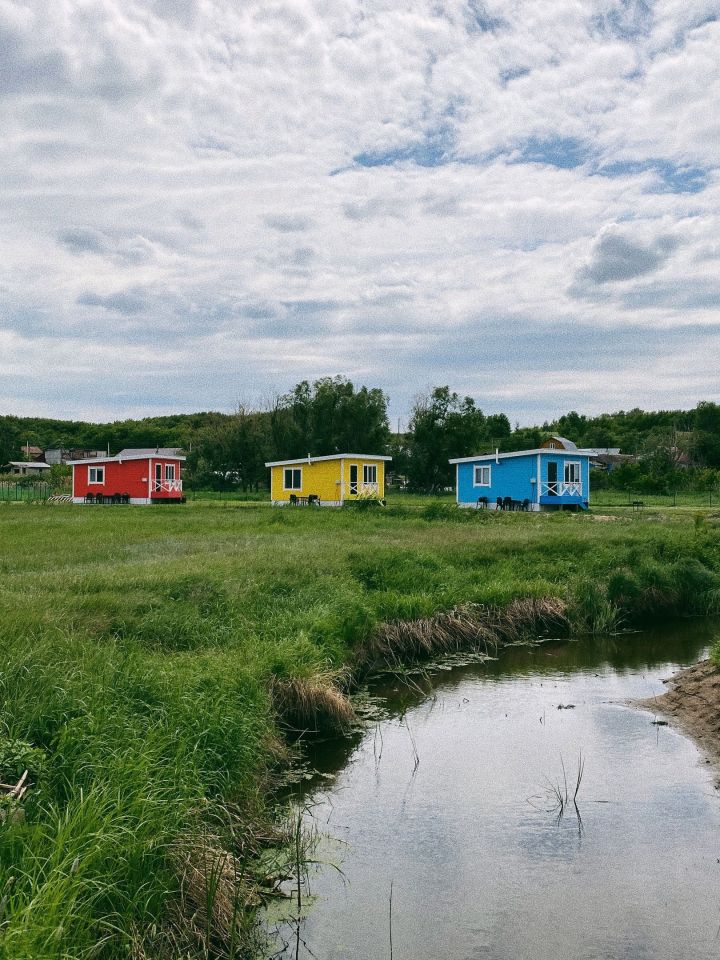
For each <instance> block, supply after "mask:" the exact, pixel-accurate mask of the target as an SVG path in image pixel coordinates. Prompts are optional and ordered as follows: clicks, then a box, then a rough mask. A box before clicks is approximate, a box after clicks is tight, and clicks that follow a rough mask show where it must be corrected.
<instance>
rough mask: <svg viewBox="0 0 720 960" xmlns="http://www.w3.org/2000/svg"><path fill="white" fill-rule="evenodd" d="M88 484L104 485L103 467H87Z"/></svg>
mask: <svg viewBox="0 0 720 960" xmlns="http://www.w3.org/2000/svg"><path fill="white" fill-rule="evenodd" d="M88 483H105V467H88Z"/></svg>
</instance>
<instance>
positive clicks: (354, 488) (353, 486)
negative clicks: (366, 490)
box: [350, 463, 358, 497]
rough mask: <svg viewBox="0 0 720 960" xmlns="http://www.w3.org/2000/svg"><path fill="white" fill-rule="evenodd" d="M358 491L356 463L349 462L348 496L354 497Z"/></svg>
mask: <svg viewBox="0 0 720 960" xmlns="http://www.w3.org/2000/svg"><path fill="white" fill-rule="evenodd" d="M357 492H358V465H357V464H356V463H351V464H350V496H351V497H356V496H357Z"/></svg>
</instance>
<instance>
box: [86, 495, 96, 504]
mask: <svg viewBox="0 0 720 960" xmlns="http://www.w3.org/2000/svg"><path fill="white" fill-rule="evenodd" d="M85 503H95V494H94V493H86V494H85Z"/></svg>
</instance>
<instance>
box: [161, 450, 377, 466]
mask: <svg viewBox="0 0 720 960" xmlns="http://www.w3.org/2000/svg"><path fill="white" fill-rule="evenodd" d="M174 459H184V458H174ZM344 459H347V460H392V457H386V456H380V455H379V454H374V453H332V454H330V455H329V456H325V457H295V458H294V459H293V460H271V461H270V462H269V463H266V464H265V466H266V467H287V466H290V464H292V463H320V462H321V461H323V460H340V461H341V462H342V461H343V460H344Z"/></svg>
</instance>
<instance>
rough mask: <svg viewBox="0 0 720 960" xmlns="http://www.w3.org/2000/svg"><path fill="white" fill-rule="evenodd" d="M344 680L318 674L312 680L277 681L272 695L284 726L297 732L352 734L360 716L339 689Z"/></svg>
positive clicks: (339, 676) (340, 677)
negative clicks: (335, 731)
mask: <svg viewBox="0 0 720 960" xmlns="http://www.w3.org/2000/svg"><path fill="white" fill-rule="evenodd" d="M342 678H343V675H342V674H340V673H338V672H337V671H335V672H332V673H329V672H326V673H316V674H315V675H314V676H312V677H309V678H293V679H289V680H280V679H277V678H274V679H273V680H272V681H271V684H270V695H271V697H272V702H273V707H274V708H275V711H276V713H277V714H278V716H279V717H280V718H281V721H282V723H283V725H284V726H286V727H289V728H290V729H292V730H294V731H295V732H310V733H316V732H318V731H321V730H323V731H326V730H337V731H340V732H344V731H347V730H349V729H350V727H351V726H352V725H353V724H354V723H355V722H356V721H357V715H356V713H355V710H354V708H353V705H352V703H351V701H350V699H349V697H348V696H347V694H346V693H344V692H343V691H342V689H341V688H340V686H339V682H341V680H342Z"/></svg>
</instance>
